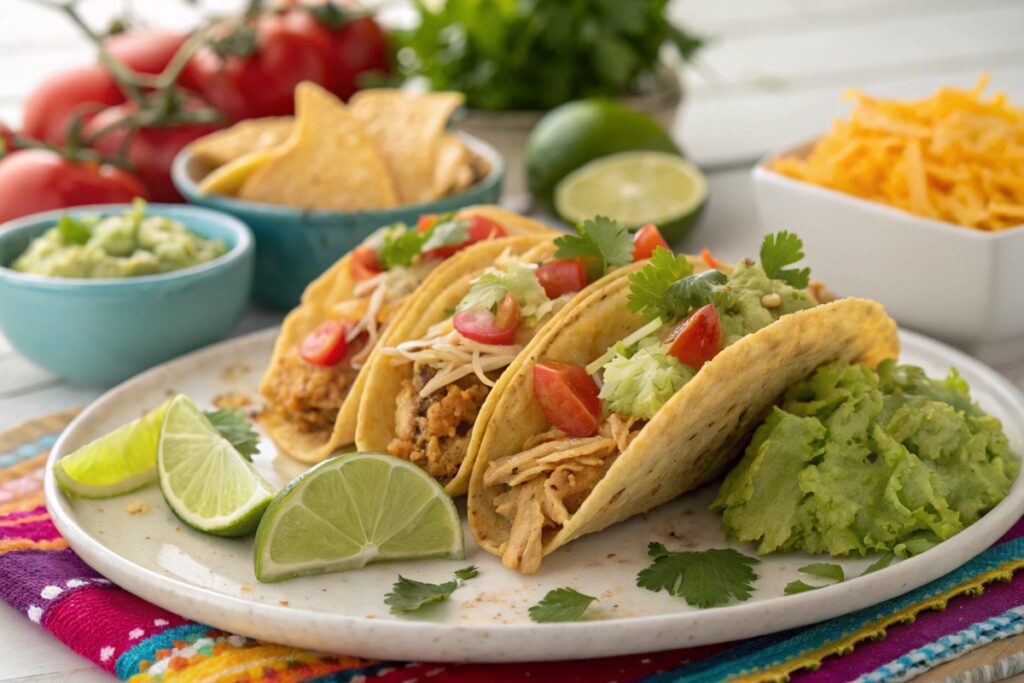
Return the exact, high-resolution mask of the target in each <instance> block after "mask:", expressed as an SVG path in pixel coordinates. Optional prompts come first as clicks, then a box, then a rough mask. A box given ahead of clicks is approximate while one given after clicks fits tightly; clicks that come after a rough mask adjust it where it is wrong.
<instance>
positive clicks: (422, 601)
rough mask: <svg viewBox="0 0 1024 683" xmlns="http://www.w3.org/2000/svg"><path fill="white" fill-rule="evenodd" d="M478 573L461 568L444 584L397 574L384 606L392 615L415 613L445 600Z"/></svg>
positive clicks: (470, 568)
mask: <svg viewBox="0 0 1024 683" xmlns="http://www.w3.org/2000/svg"><path fill="white" fill-rule="evenodd" d="M479 573H480V572H479V570H477V568H476V566H469V567H463V568H462V569H459V570H458V571H456V572H455V576H456V578H455V579H453V580H452V581H445V582H444V583H425V582H423V581H416V580H415V579H407V578H405V577H404V576H402V575H401V574H399V575H398V581H396V582H395V584H394V585H393V586H392V587H391V592H390V593H388V594H387V595H385V596H384V604H386V605H389V606H390V607H391V613H392V614H405V613H408V612H416V611H417V610H419V609H421V608H423V607H426V606H427V605H430V604H433V603H435V602H442V601H444V600H447V599H448V596H449V595H451V594H452V593H453V592H454V591H455V589H456V588H458V587H459V586H461V585H462V584H463V583H465V582H466V581H467V580H468V579H472V578H473V577H475V576H477V575H478V574H479Z"/></svg>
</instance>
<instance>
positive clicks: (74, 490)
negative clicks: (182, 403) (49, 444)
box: [53, 401, 170, 498]
mask: <svg viewBox="0 0 1024 683" xmlns="http://www.w3.org/2000/svg"><path fill="white" fill-rule="evenodd" d="M169 403H170V401H166V402H164V403H163V405H161V406H160V407H159V408H156V409H154V410H151V411H150V412H148V413H146V414H145V415H143V416H142V417H140V418H138V419H137V420H133V421H131V422H129V423H128V424H126V425H124V426H121V427H118V428H117V429H115V430H114V431H112V432H111V433H110V434H107V435H106V436H103V437H100V438H99V439H96V440H95V441H93V442H91V443H89V444H86V445H85V446H82V447H81V448H79V449H78V450H77V451H75V452H74V453H72V454H71V455H68V456H66V457H64V458H61V459H60V460H58V461H57V462H56V463H55V464H54V466H53V474H54V477H55V478H56V479H57V484H58V485H59V486H60V487H61V489H63V490H64V491H65V492H66V493H70V494H73V495H76V496H79V497H81V498H110V497H111V496H118V495H121V494H122V493H128V492H129V491H134V490H135V489H137V488H141V487H143V486H145V485H146V484H148V483H150V482H152V481H156V445H157V440H158V439H159V438H160V423H161V422H162V421H163V419H164V412H165V411H166V410H167V406H168V404H169Z"/></svg>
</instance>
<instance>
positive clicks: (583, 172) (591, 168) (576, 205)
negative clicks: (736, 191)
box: [555, 152, 708, 242]
mask: <svg viewBox="0 0 1024 683" xmlns="http://www.w3.org/2000/svg"><path fill="white" fill-rule="evenodd" d="M707 197H708V183H707V180H705V179H704V175H703V174H702V173H701V172H700V170H698V168H697V167H696V166H694V165H693V164H692V163H690V162H689V161H687V160H686V159H683V158H681V157H679V156H677V155H675V154H666V153H663V152H623V153H621V154H613V155H611V156H607V157H602V158H600V159H595V160H594V161H591V162H590V163H588V164H586V165H584V166H582V167H580V168H578V169H576V170H575V171H573V172H572V173H570V174H569V175H568V176H566V177H565V179H564V180H562V182H561V183H559V184H558V187H557V188H556V190H555V208H556V209H557V211H558V215H560V216H561V217H562V218H563V219H564V220H565V221H567V222H569V223H572V224H574V225H575V224H577V223H581V222H583V221H584V220H587V219H589V218H593V217H594V216H607V217H608V218H612V219H614V220H616V221H619V222H620V223H623V224H625V225H628V226H630V227H639V226H641V225H646V224H647V223H654V224H655V225H657V226H658V229H659V230H661V233H662V234H663V235H665V237H666V239H668V241H669V242H676V241H678V240H679V239H680V238H682V237H683V235H684V234H686V232H687V231H688V230H689V229H690V228H691V227H692V226H693V224H694V223H695V222H696V220H697V216H698V215H699V214H700V211H701V209H702V208H704V203H705V201H706V200H707Z"/></svg>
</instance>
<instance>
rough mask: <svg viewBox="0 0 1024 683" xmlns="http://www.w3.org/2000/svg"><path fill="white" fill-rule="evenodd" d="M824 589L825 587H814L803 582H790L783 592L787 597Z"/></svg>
mask: <svg viewBox="0 0 1024 683" xmlns="http://www.w3.org/2000/svg"><path fill="white" fill-rule="evenodd" d="M819 588H824V586H812V585H811V584H809V583H804V582H803V581H790V582H789V583H787V584H786V587H785V588H784V589H783V590H782V592H783V593H785V594H786V595H796V594H797V593H806V592H807V591H814V590H818V589H819Z"/></svg>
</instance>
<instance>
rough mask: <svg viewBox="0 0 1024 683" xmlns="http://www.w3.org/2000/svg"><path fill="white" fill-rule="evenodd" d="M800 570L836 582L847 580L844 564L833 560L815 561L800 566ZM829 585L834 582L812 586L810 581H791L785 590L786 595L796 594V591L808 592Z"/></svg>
mask: <svg viewBox="0 0 1024 683" xmlns="http://www.w3.org/2000/svg"><path fill="white" fill-rule="evenodd" d="M799 571H801V572H803V573H804V574H810V575H811V576H817V577H819V578H822V579H831V580H832V581H834V582H835V583H842V582H843V581H845V580H846V572H845V571H843V568H842V566H841V565H838V564H835V563H833V562H814V563H812V564H808V565H805V566H803V567H800V569H799ZM829 585H834V584H824V585H821V586H812V585H810V584H808V583H804V582H803V581H791V582H789V583H788V584H786V588H785V590H784V592H785V594H786V595H794V594H796V593H806V592H807V591H813V590H817V589H818V588H824V587H825V586H829Z"/></svg>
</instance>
